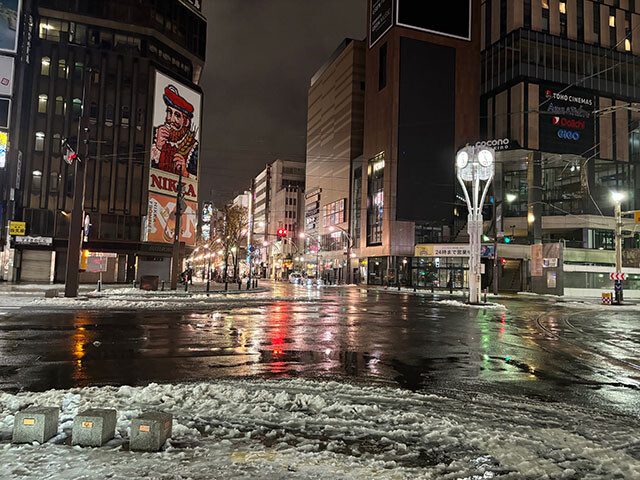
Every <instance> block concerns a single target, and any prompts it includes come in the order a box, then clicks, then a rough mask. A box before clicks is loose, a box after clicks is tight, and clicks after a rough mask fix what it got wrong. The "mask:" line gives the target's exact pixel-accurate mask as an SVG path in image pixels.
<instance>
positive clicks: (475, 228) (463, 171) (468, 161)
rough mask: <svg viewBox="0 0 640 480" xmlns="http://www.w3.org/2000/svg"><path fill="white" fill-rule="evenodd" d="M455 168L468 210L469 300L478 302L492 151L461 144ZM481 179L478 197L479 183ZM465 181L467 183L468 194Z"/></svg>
mask: <svg viewBox="0 0 640 480" xmlns="http://www.w3.org/2000/svg"><path fill="white" fill-rule="evenodd" d="M456 171H457V177H458V181H459V182H460V185H461V186H462V191H463V192H464V197H465V200H466V202H467V208H468V210H469V216H468V221H467V223H468V225H467V231H468V232H469V303H472V304H477V303H479V302H480V291H481V288H482V282H481V278H482V274H481V261H480V258H481V246H482V243H481V242H482V225H483V223H482V206H483V205H484V200H485V198H486V196H487V191H488V190H489V185H490V184H491V180H493V175H494V172H495V151H494V150H493V149H492V148H489V147H479V148H477V147H473V146H470V147H465V148H463V149H461V150H460V151H458V153H457V154H456ZM482 181H485V182H486V183H485V185H484V189H483V190H482V196H480V185H481V182H482ZM465 182H471V187H472V189H471V195H469V191H468V190H467V186H466V183H465Z"/></svg>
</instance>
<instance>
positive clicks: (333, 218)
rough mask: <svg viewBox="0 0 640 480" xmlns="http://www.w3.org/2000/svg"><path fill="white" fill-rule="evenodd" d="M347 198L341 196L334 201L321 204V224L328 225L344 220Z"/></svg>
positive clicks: (337, 223)
mask: <svg viewBox="0 0 640 480" xmlns="http://www.w3.org/2000/svg"><path fill="white" fill-rule="evenodd" d="M346 203H347V200H346V199H345V198H342V199H340V200H338V201H336V202H333V203H329V204H327V205H323V206H322V226H323V227H330V226H332V225H339V224H341V223H344V221H345V207H346Z"/></svg>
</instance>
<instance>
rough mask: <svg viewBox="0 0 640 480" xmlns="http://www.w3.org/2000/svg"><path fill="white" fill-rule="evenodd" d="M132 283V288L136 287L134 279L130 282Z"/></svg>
mask: <svg viewBox="0 0 640 480" xmlns="http://www.w3.org/2000/svg"><path fill="white" fill-rule="evenodd" d="M132 285H133V288H136V281H135V280H134V281H133V282H132Z"/></svg>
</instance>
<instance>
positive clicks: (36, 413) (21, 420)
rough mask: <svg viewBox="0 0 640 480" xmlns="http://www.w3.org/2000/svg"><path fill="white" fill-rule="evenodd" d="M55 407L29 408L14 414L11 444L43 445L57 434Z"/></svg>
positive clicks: (58, 412)
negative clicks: (35, 443)
mask: <svg viewBox="0 0 640 480" xmlns="http://www.w3.org/2000/svg"><path fill="white" fill-rule="evenodd" d="M59 414H60V410H59V409H58V408H57V407H29V408H26V409H24V410H22V411H20V412H18V413H17V414H16V417H15V419H14V423H13V443H31V442H39V443H44V442H46V441H47V440H49V439H50V438H52V437H55V435H56V434H57V433H58V416H59Z"/></svg>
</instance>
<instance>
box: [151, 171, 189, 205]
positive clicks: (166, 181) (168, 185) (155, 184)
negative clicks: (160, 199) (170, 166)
mask: <svg viewBox="0 0 640 480" xmlns="http://www.w3.org/2000/svg"><path fill="white" fill-rule="evenodd" d="M179 179H180V178H179V177H178V175H175V174H172V173H168V172H163V171H160V170H156V169H153V170H152V171H151V175H150V179H149V191H151V192H156V193H162V194H164V195H168V196H170V197H175V195H176V194H177V193H178V181H179ZM182 184H183V185H184V192H185V200H192V201H194V202H197V201H198V194H197V191H198V190H197V185H196V182H195V181H193V180H189V179H188V178H183V179H182Z"/></svg>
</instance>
